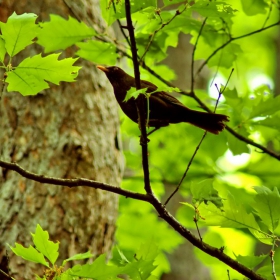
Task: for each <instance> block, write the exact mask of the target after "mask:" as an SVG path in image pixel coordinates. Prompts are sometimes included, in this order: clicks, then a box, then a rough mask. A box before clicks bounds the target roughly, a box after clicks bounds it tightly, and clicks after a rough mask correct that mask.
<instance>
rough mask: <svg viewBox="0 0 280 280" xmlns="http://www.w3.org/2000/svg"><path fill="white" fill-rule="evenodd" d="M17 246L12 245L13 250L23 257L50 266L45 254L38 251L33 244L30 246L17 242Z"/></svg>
mask: <svg viewBox="0 0 280 280" xmlns="http://www.w3.org/2000/svg"><path fill="white" fill-rule="evenodd" d="M15 245H16V246H15V247H12V246H10V245H9V246H10V248H11V250H12V251H13V252H14V253H15V254H16V255H17V256H20V257H21V258H23V259H25V260H27V261H30V262H34V263H40V264H42V265H44V266H47V267H49V264H48V262H46V260H45V258H44V256H43V254H42V253H40V252H38V251H37V250H36V249H35V248H34V247H32V246H31V245H30V246H29V247H28V248H25V247H23V246H22V245H21V244H18V243H16V244H15Z"/></svg>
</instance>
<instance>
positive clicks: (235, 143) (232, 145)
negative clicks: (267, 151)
mask: <svg viewBox="0 0 280 280" xmlns="http://www.w3.org/2000/svg"><path fill="white" fill-rule="evenodd" d="M236 130H237V131H236V132H237V133H239V134H241V135H243V136H244V137H248V133H247V131H246V130H245V128H244V127H240V128H237V129H236ZM226 135H227V140H228V146H229V149H230V150H231V152H232V154H233V155H241V154H243V153H250V150H249V147H248V145H247V144H246V143H245V142H242V141H240V140H239V139H237V138H236V137H234V136H233V135H232V134H231V133H229V132H227V131H226Z"/></svg>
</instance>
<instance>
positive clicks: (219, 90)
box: [164, 68, 234, 206]
mask: <svg viewBox="0 0 280 280" xmlns="http://www.w3.org/2000/svg"><path fill="white" fill-rule="evenodd" d="M233 71H234V68H232V70H231V72H230V74H229V77H228V79H227V82H226V84H225V86H224V88H223V89H222V90H221V89H218V87H217V85H216V88H217V90H218V98H217V101H216V105H215V109H214V113H215V112H216V109H217V106H218V103H219V100H220V98H221V95H222V94H223V92H224V91H225V90H226V88H227V85H228V83H229V80H230V78H231V76H232V73H233ZM206 134H207V131H205V132H204V134H203V136H202V138H201V139H200V141H199V143H198V145H197V147H196V149H195V151H194V153H193V155H192V157H191V159H190V161H189V163H188V166H187V168H186V170H185V172H184V174H183V176H182V178H181V180H180V182H179V184H178V186H177V188H176V189H175V190H174V191H173V193H172V194H171V195H170V196H169V197H168V199H167V200H166V202H165V203H164V205H165V206H166V205H167V203H168V202H169V201H170V199H171V198H172V197H173V196H174V195H175V194H176V192H177V191H178V190H179V188H180V186H181V184H182V182H183V181H184V179H185V177H186V176H187V173H188V171H189V169H190V167H191V164H192V162H193V159H194V157H195V156H196V154H197V152H198V150H199V148H200V146H201V144H202V141H203V140H204V138H205V136H206Z"/></svg>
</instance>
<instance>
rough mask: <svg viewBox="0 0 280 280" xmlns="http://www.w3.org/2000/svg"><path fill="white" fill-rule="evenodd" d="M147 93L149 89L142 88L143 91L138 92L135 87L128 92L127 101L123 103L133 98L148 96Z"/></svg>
mask: <svg viewBox="0 0 280 280" xmlns="http://www.w3.org/2000/svg"><path fill="white" fill-rule="evenodd" d="M146 91H147V88H141V89H138V90H136V88H135V87H131V88H130V90H129V91H128V92H127V94H126V96H125V99H124V100H123V101H124V102H126V101H128V100H129V99H130V98H132V97H134V98H135V99H136V98H137V97H138V96H139V95H140V94H145V95H146Z"/></svg>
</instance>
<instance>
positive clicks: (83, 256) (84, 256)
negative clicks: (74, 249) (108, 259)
mask: <svg viewBox="0 0 280 280" xmlns="http://www.w3.org/2000/svg"><path fill="white" fill-rule="evenodd" d="M93 256H94V255H93V254H92V253H91V252H90V251H88V252H86V253H81V254H76V255H74V256H72V257H70V258H68V259H66V260H64V261H63V263H62V266H64V265H65V263H66V262H69V261H76V260H84V259H89V258H92V257H93Z"/></svg>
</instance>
